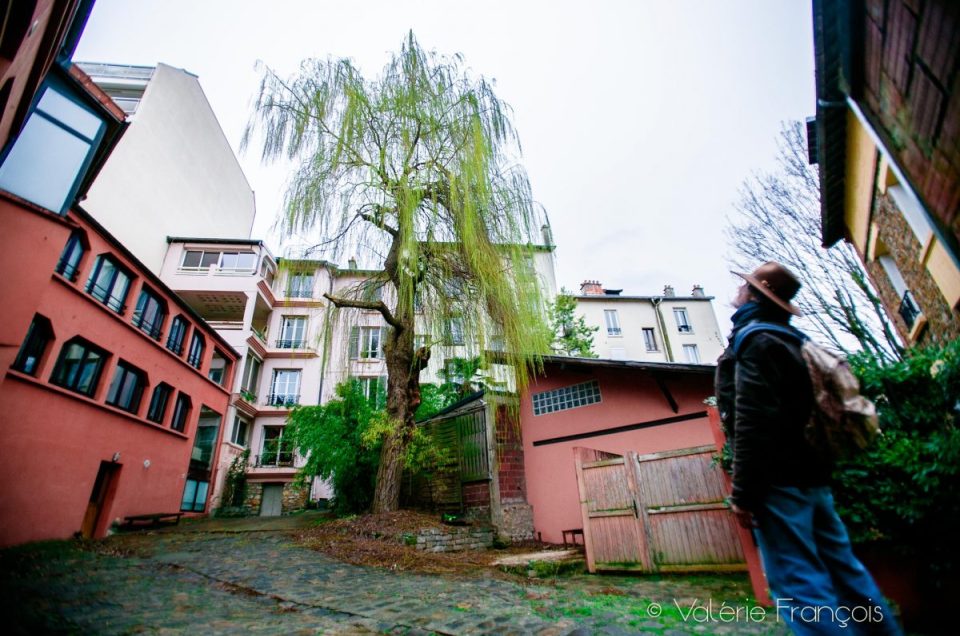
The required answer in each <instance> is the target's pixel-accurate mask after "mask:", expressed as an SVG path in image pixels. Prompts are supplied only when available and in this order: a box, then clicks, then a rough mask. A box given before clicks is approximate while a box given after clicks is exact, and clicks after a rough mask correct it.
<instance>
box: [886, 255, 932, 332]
mask: <svg viewBox="0 0 960 636" xmlns="http://www.w3.org/2000/svg"><path fill="white" fill-rule="evenodd" d="M877 261H879V263H880V265H881V267H883V271H884V272H886V273H887V278H889V279H890V284H891V285H892V286H893V289H894V291H896V292H897V297H898V298H900V306H899V307H897V313H899V314H900V317H901V318H903V322H904V324H906V325H907V329H913V325H914V324H916V322H917V318H919V317H920V314H921V313H923V312H922V311H921V310H920V307H919V306H918V305H917V301H916V300H915V299H914V298H913V294H911V293H910V290H909V289H908V288H907V282H906V281H905V280H904V279H903V275H902V274H901V273H900V268H899V267H897V263H896V261H894V260H893V258H892V257H891V256H890V255H889V254H884V255H883V256H880V257H878V258H877Z"/></svg>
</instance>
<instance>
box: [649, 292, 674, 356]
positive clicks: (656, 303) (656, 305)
mask: <svg viewBox="0 0 960 636" xmlns="http://www.w3.org/2000/svg"><path fill="white" fill-rule="evenodd" d="M650 302H652V303H653V310H654V311H655V312H656V314H657V324H658V325H659V326H660V334H661V335H662V336H663V352H664V353H666V354H667V362H673V350H672V349H671V348H670V336H668V335H667V326H666V325H665V324H664V322H663V314H662V313H660V303H662V302H663V298H660V297H659V296H657V297H655V298H651V299H650Z"/></svg>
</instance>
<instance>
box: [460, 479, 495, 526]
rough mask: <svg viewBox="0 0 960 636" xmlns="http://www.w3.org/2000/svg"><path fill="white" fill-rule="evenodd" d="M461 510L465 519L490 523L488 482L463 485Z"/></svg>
mask: <svg viewBox="0 0 960 636" xmlns="http://www.w3.org/2000/svg"><path fill="white" fill-rule="evenodd" d="M463 508H464V512H466V514H467V517H468V518H470V519H475V520H484V521H487V522H489V521H490V482H489V481H474V482H470V483H468V484H463Z"/></svg>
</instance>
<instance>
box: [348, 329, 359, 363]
mask: <svg viewBox="0 0 960 636" xmlns="http://www.w3.org/2000/svg"><path fill="white" fill-rule="evenodd" d="M349 357H350V359H351V360H356V359H357V358H359V357H360V327H350V354H349Z"/></svg>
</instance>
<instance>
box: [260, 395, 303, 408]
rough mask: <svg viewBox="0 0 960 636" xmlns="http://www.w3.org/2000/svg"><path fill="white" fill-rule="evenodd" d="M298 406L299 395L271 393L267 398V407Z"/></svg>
mask: <svg viewBox="0 0 960 636" xmlns="http://www.w3.org/2000/svg"><path fill="white" fill-rule="evenodd" d="M298 404H300V395H292V394H290V393H271V394H270V395H268V396H267V406H286V407H292V406H296V405H298Z"/></svg>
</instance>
